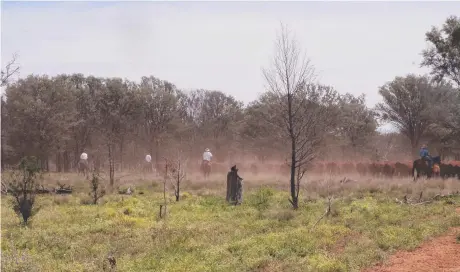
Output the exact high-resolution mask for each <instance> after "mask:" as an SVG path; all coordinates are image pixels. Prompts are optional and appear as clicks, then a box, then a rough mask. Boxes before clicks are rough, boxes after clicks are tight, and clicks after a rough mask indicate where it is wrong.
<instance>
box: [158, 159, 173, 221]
mask: <svg viewBox="0 0 460 272" xmlns="http://www.w3.org/2000/svg"><path fill="white" fill-rule="evenodd" d="M163 159H164V160H165V172H164V176H163V204H160V213H159V217H160V218H163V217H165V216H166V212H167V200H166V184H167V183H168V181H169V180H170V179H171V178H170V171H171V168H172V167H171V166H172V165H171V161H170V160H169V159H167V158H163Z"/></svg>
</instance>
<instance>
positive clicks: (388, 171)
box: [212, 161, 460, 179]
mask: <svg viewBox="0 0 460 272" xmlns="http://www.w3.org/2000/svg"><path fill="white" fill-rule="evenodd" d="M412 163H413V162H411V161H406V162H330V161H329V162H325V161H320V162H315V163H313V164H312V165H311V166H310V167H309V171H310V173H312V174H317V175H324V174H330V175H350V174H357V175H360V176H368V177H386V178H396V177H401V178H404V177H412ZM238 168H239V169H240V172H242V173H251V174H253V175H259V174H286V175H287V174H289V171H290V169H289V166H288V165H287V164H286V163H248V164H242V165H238ZM228 170H229V166H228V164H225V163H213V164H212V172H213V173H224V172H227V171H228ZM440 176H441V177H442V178H454V177H457V178H459V179H460V161H450V162H448V163H441V165H440Z"/></svg>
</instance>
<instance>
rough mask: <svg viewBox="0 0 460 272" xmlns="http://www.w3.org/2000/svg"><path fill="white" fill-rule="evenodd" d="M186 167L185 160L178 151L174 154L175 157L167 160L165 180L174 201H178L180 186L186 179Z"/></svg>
mask: <svg viewBox="0 0 460 272" xmlns="http://www.w3.org/2000/svg"><path fill="white" fill-rule="evenodd" d="M186 165H187V159H186V158H185V156H184V155H183V152H182V151H180V150H179V151H177V152H176V156H175V157H174V158H173V159H167V163H166V167H167V168H168V171H167V172H166V173H165V174H166V175H167V176H166V178H165V180H168V181H170V182H171V185H172V187H173V188H174V196H175V197H176V201H179V200H180V186H181V183H182V182H183V181H184V180H185V178H186V170H185V169H186Z"/></svg>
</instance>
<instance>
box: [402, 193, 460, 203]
mask: <svg viewBox="0 0 460 272" xmlns="http://www.w3.org/2000/svg"><path fill="white" fill-rule="evenodd" d="M456 195H459V192H456V193H452V194H447V195H440V194H437V195H435V196H434V197H432V198H431V199H429V200H426V201H421V199H422V193H420V196H419V200H418V202H415V203H411V200H410V198H408V197H407V196H404V200H399V199H398V198H396V202H397V203H399V204H401V205H402V204H408V205H412V206H417V205H422V204H429V203H432V202H433V201H436V200H440V199H441V198H445V197H450V196H456Z"/></svg>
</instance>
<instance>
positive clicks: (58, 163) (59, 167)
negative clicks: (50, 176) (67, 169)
mask: <svg viewBox="0 0 460 272" xmlns="http://www.w3.org/2000/svg"><path fill="white" fill-rule="evenodd" d="M56 170H57V171H58V172H59V173H60V172H62V152H61V150H58V152H57V154H56Z"/></svg>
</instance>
